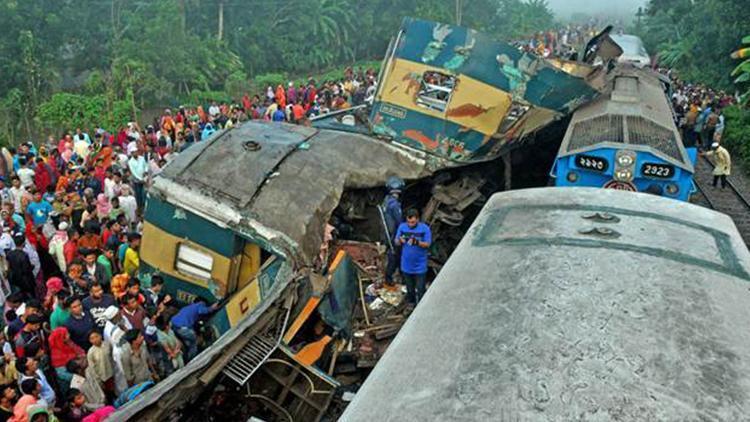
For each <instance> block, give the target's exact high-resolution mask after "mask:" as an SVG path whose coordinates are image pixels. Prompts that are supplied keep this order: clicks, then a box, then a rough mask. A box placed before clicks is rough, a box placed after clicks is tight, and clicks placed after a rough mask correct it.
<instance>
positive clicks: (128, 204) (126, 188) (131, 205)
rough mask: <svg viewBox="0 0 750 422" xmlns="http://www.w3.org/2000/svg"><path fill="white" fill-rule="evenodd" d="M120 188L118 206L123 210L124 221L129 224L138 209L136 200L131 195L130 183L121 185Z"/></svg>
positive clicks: (134, 217)
mask: <svg viewBox="0 0 750 422" xmlns="http://www.w3.org/2000/svg"><path fill="white" fill-rule="evenodd" d="M120 189H121V192H120V196H119V201H120V208H122V210H123V213H124V215H125V219H126V221H127V222H128V223H129V224H133V223H135V220H136V213H137V211H138V200H137V199H136V197H135V196H133V190H132V189H131V188H130V185H122V187H121V188H120Z"/></svg>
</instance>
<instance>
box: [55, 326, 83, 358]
mask: <svg viewBox="0 0 750 422" xmlns="http://www.w3.org/2000/svg"><path fill="white" fill-rule="evenodd" d="M48 341H49V350H50V357H51V359H52V366H54V367H55V368H61V367H64V366H65V365H67V364H68V362H70V361H71V360H73V359H75V358H77V357H78V356H83V355H85V354H86V352H84V351H83V349H81V348H80V347H79V346H78V345H77V344H75V343H73V342H72V341H71V340H70V336H69V335H68V329H67V328H65V327H58V328H55V329H54V330H52V333H50V335H49V340H48Z"/></svg>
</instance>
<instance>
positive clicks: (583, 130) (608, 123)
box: [568, 114, 625, 151]
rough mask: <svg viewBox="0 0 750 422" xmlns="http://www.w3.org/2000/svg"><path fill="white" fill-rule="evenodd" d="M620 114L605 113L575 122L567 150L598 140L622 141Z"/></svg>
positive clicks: (595, 142)
mask: <svg viewBox="0 0 750 422" xmlns="http://www.w3.org/2000/svg"><path fill="white" fill-rule="evenodd" d="M624 140H625V137H624V136H623V126H622V116H620V115H612V114H610V115H605V116H599V117H594V118H593V119H588V120H583V121H580V122H578V123H576V125H575V127H574V128H573V133H572V135H571V137H570V142H569V144H568V151H573V150H576V149H579V148H584V147H587V146H590V145H594V144H597V143H599V142H624Z"/></svg>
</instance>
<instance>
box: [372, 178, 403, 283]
mask: <svg viewBox="0 0 750 422" xmlns="http://www.w3.org/2000/svg"><path fill="white" fill-rule="evenodd" d="M404 185H405V184H404V181H403V180H402V179H401V178H399V177H396V176H391V177H389V178H388V180H387V181H386V183H385V188H386V190H387V191H388V193H387V194H386V196H385V198H383V203H382V204H380V205H379V206H378V211H379V212H380V220H381V222H382V224H383V230H384V231H385V233H384V234H385V238H386V241H385V244H386V246H387V248H388V254H387V257H386V258H387V261H386V267H385V285H386V287H388V288H393V287H394V286H395V283H394V282H393V275H394V274H396V269H398V267H399V262H400V261H401V247H400V246H399V245H396V244H394V242H393V236H395V235H396V230H397V229H398V226H399V224H401V223H402V222H403V221H404V217H403V212H402V210H401V191H403V189H404Z"/></svg>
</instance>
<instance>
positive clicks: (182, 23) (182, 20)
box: [180, 0, 187, 35]
mask: <svg viewBox="0 0 750 422" xmlns="http://www.w3.org/2000/svg"><path fill="white" fill-rule="evenodd" d="M186 27H187V8H186V7H185V0H180V31H182V34H183V35H184V34H185V29H186Z"/></svg>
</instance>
